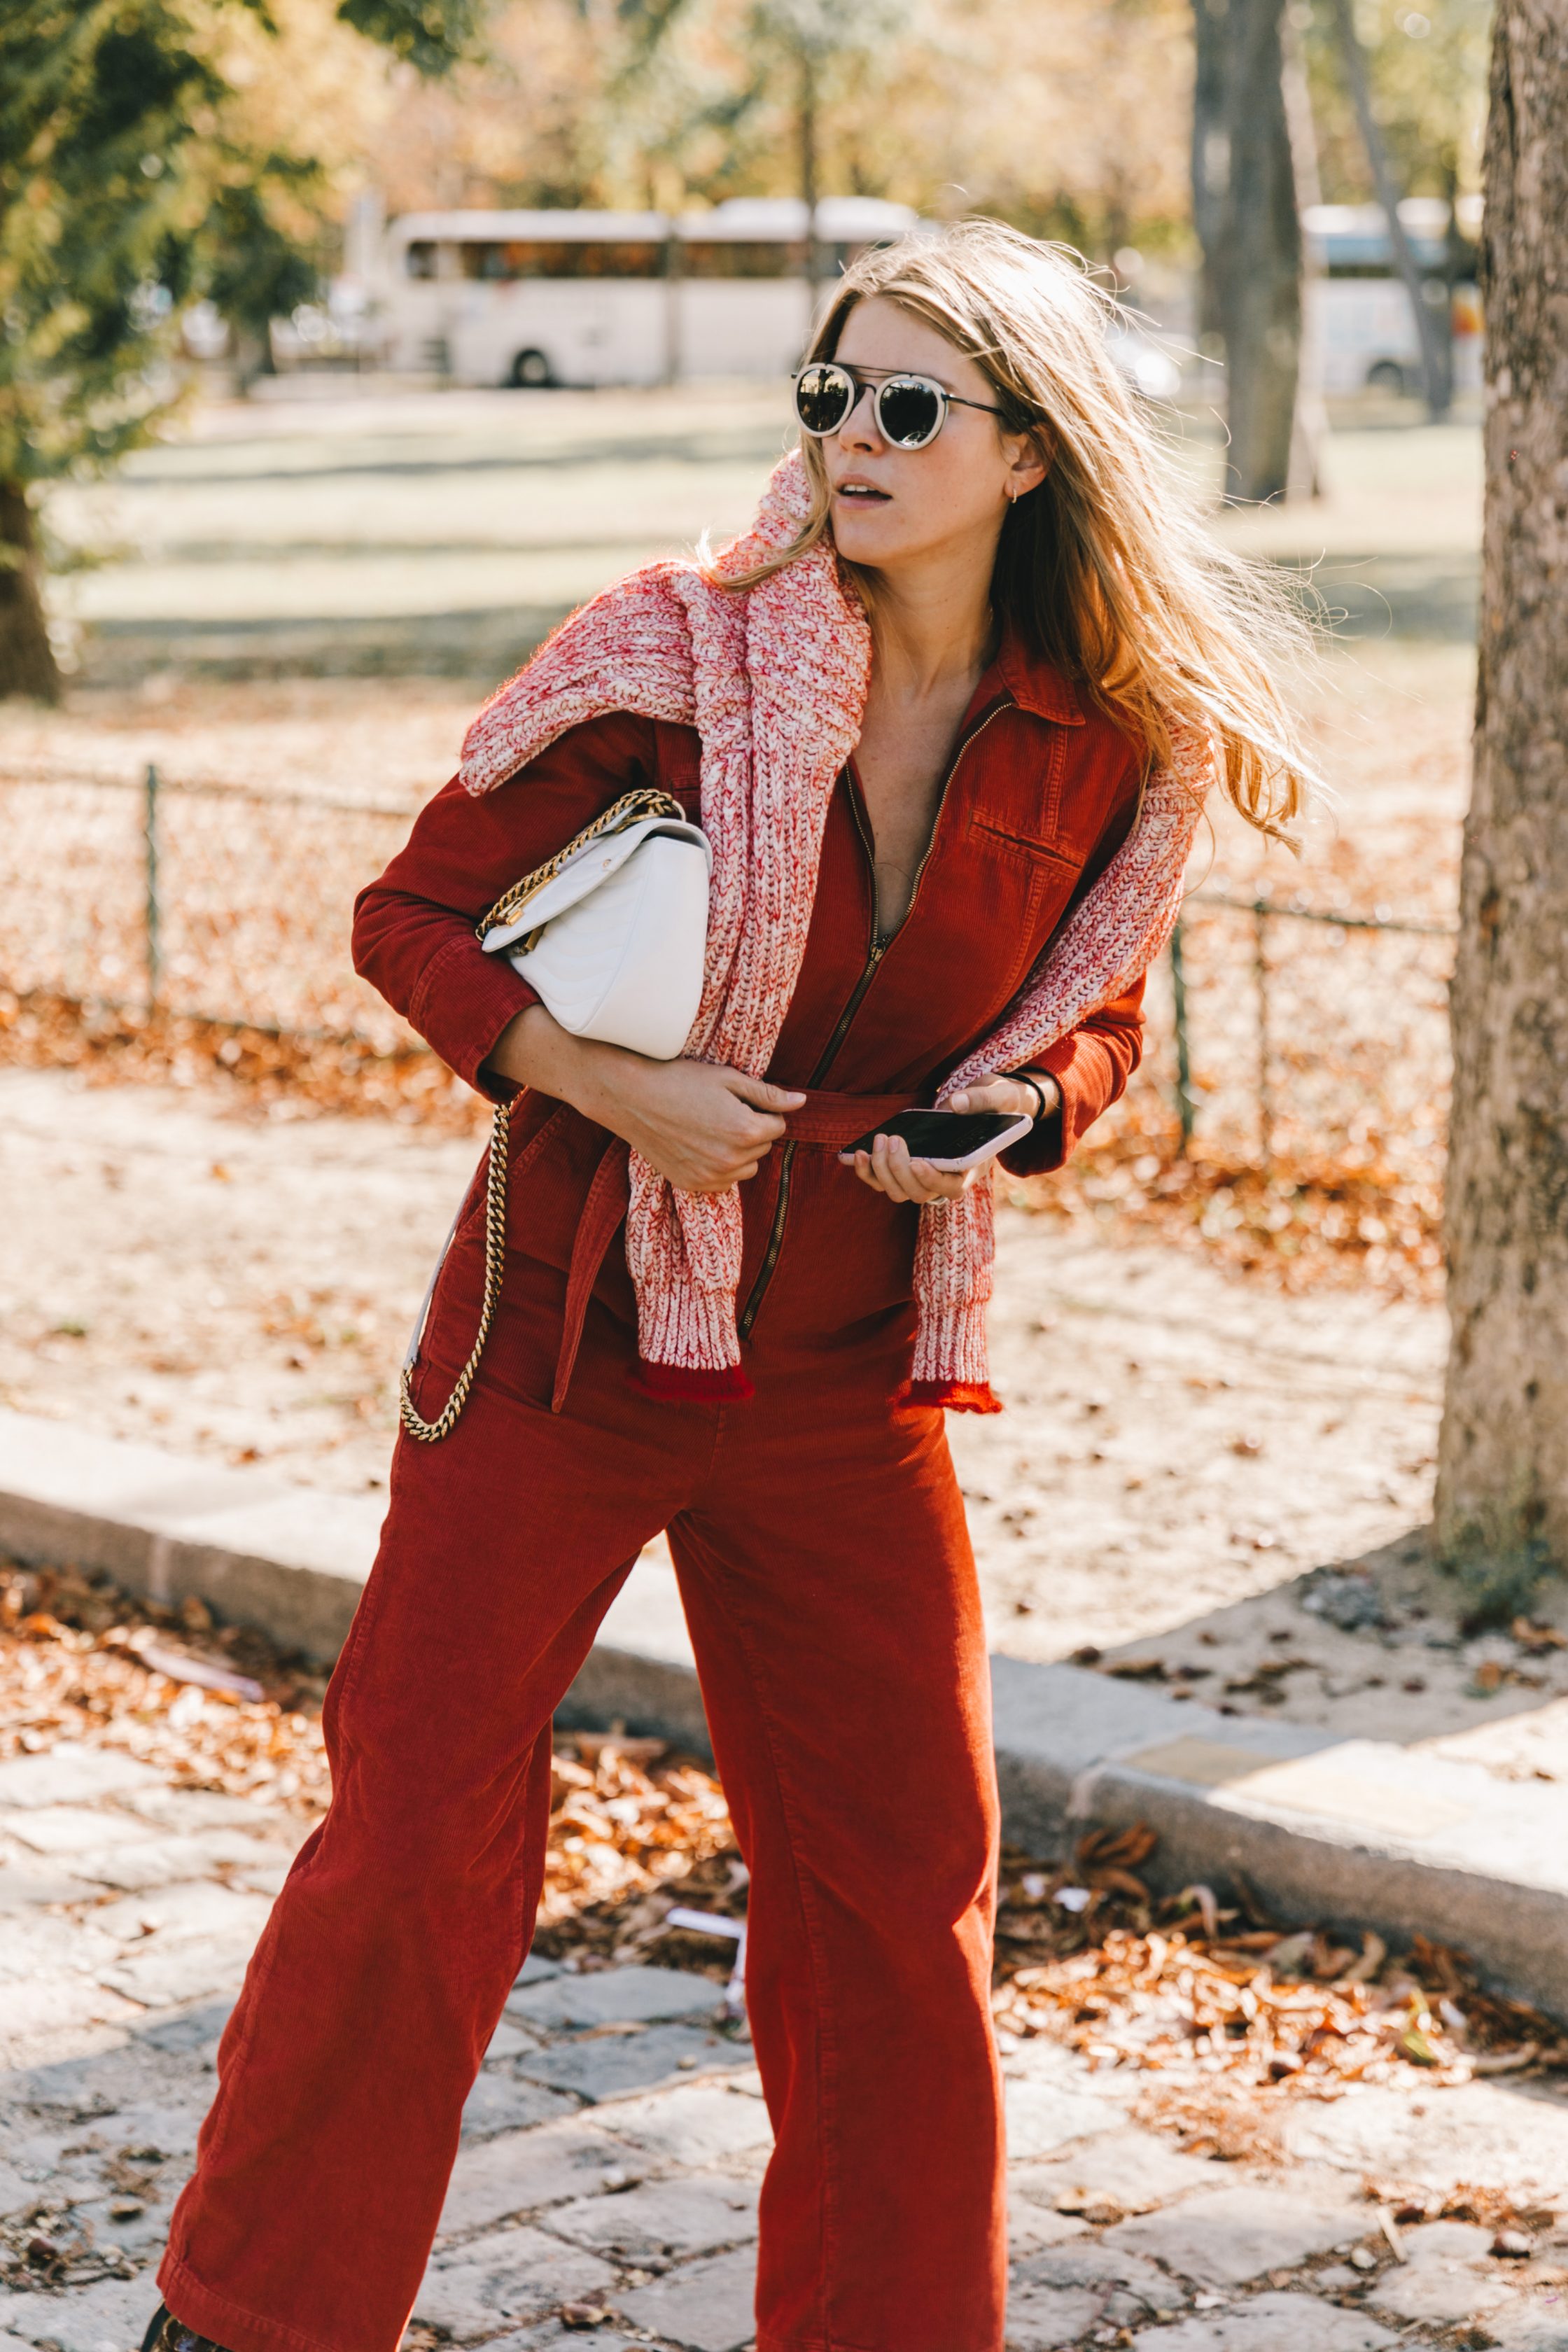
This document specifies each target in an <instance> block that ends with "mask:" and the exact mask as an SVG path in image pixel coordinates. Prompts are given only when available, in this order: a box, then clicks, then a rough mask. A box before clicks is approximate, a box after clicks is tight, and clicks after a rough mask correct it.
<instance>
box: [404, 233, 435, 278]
mask: <svg viewBox="0 0 1568 2352" xmlns="http://www.w3.org/2000/svg"><path fill="white" fill-rule="evenodd" d="M405 268H406V269H407V271H408V275H409V276H410V278H434V277H435V275H436V247H435V246H434V245H433V244H432V242H431V241H430V239H429V238H428V237H420V238H418V239H417V240H416V243H414V244H413V245H411V246H410V247H409V248H408V252H407V255H406V257H405Z"/></svg>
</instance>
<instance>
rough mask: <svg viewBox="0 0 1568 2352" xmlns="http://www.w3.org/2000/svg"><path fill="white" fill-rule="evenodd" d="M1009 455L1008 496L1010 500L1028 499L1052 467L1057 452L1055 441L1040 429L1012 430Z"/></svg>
mask: <svg viewBox="0 0 1568 2352" xmlns="http://www.w3.org/2000/svg"><path fill="white" fill-rule="evenodd" d="M1005 446H1006V448H1007V453H1008V457H1009V460H1010V462H1009V465H1008V470H1007V496H1008V498H1009V499H1014V500H1016V499H1022V498H1026V497H1027V495H1028V493H1029V492H1030V491H1031V490H1037V489H1038V488H1039V487H1040V484H1041V483H1042V482H1043V481H1044V480H1045V478H1046V476H1047V474H1048V473H1049V472H1050V470H1051V460H1052V458H1053V457H1054V456H1055V455H1056V449H1055V444H1054V443H1053V441H1052V439H1051V436H1050V435H1049V434H1048V433H1046V432H1043V431H1041V430H1039V429H1038V428H1037V429H1036V430H1035V431H1034V432H1032V433H1012V434H1009V435H1008V436H1007V440H1006V445H1005Z"/></svg>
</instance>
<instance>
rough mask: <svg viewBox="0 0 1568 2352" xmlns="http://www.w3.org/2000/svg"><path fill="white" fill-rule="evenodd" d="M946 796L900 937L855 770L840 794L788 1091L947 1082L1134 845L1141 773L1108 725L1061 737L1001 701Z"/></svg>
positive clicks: (922, 842)
mask: <svg viewBox="0 0 1568 2352" xmlns="http://www.w3.org/2000/svg"><path fill="white" fill-rule="evenodd" d="M933 797H934V802H935V804H934V806H928V808H927V809H926V811H925V812H924V814H923V822H921V824H920V825H919V839H918V841H917V842H916V843H915V845H914V849H913V855H912V859H911V863H910V870H909V873H908V876H907V881H906V889H905V894H904V895H905V900H906V907H907V911H906V912H905V913H904V914H903V916H902V919H900V921H898V923H897V925H896V928H893V929H890V930H889V929H888V928H887V927H886V924H885V921H884V920H881V919H879V912H878V866H879V853H880V854H881V856H882V857H883V858H885V855H886V845H885V843H884V842H883V841H882V840H880V839H879V836H878V832H877V829H876V826H875V824H874V823H873V812H872V810H871V809H869V808H868V806H867V803H866V799H865V796H864V795H863V794H862V793H861V790H860V787H859V783H858V778H857V776H856V774H855V772H854V770H853V768H851V769H849V770H847V771H846V772H845V773H844V774H843V775H841V776H840V777H839V779H838V782H837V785H836V787H835V789H834V793H833V798H832V802H831V804H830V806H829V810H828V814H827V823H826V833H825V836H824V841H823V851H822V863H821V867H820V871H819V876H818V884H817V891H816V901H815V904H814V908H813V912H812V921H811V928H810V932H809V935H808V938H807V942H806V950H805V960H804V962H803V964H802V968H801V974H800V979H799V982H798V983H797V985H796V988H795V994H794V997H793V999H792V1001H791V1004H790V1010H789V1013H788V1015H787V1017H786V1019H785V1022H784V1029H783V1031H782V1033H781V1035H780V1038H779V1043H778V1046H777V1049H776V1051H775V1054H774V1056H773V1065H772V1074H773V1076H774V1078H775V1080H777V1081H779V1082H781V1083H784V1084H789V1085H797V1086H819V1087H832V1088H833V1089H835V1090H836V1091H840V1092H850V1093H866V1092H873V1091H880V1090H882V1089H884V1088H893V1087H902V1086H904V1085H909V1086H910V1087H916V1086H919V1085H920V1084H921V1083H922V1082H923V1080H924V1079H925V1078H926V1077H927V1076H930V1075H931V1073H932V1072H933V1071H937V1070H940V1069H942V1068H944V1067H946V1066H951V1065H952V1063H953V1062H954V1061H956V1060H957V1059H958V1058H959V1056H960V1055H962V1054H963V1053H964V1052H965V1051H966V1050H967V1049H968V1048H969V1047H970V1046H972V1045H974V1044H975V1043H976V1042H977V1041H978V1040H979V1039H980V1038H981V1037H982V1036H984V1034H985V1032H986V1031H987V1030H988V1029H990V1028H991V1027H993V1026H994V1024H995V1023H996V1021H997V1020H998V1019H999V1018H1000V1016H1001V1014H1002V1013H1003V1012H1004V1011H1005V1008H1006V1007H1007V1005H1008V1004H1009V1003H1011V1002H1012V1000H1013V999H1014V997H1015V996H1016V994H1017V993H1018V991H1019V990H1020V989H1021V988H1022V986H1023V984H1024V982H1026V979H1027V978H1028V976H1029V974H1030V972H1031V971H1033V969H1034V967H1035V965H1036V964H1037V962H1038V961H1039V960H1040V958H1041V956H1042V955H1043V954H1044V953H1045V951H1046V950H1047V947H1048V945H1049V943H1050V940H1051V938H1052V936H1053V934H1054V933H1055V932H1056V930H1057V929H1058V928H1059V926H1060V924H1061V922H1062V920H1063V919H1064V918H1065V917H1066V915H1067V914H1068V911H1069V910H1070V908H1071V907H1072V906H1073V904H1074V903H1075V900H1076V899H1077V898H1078V897H1079V895H1080V894H1081V892H1082V891H1083V890H1084V889H1085V888H1086V887H1088V886H1089V884H1090V883H1091V882H1092V881H1093V879H1094V878H1095V877H1096V876H1097V875H1098V874H1099V873H1100V871H1102V870H1103V868H1104V866H1105V865H1106V864H1107V863H1109V860H1110V857H1111V856H1113V855H1114V854H1115V851H1116V849H1117V848H1118V847H1119V846H1120V845H1121V841H1122V840H1123V839H1125V837H1126V835H1127V833H1128V831H1129V830H1130V828H1131V822H1132V819H1133V816H1134V814H1135V813H1136V806H1137V797H1138V771H1137V765H1136V761H1135V760H1134V757H1133V753H1132V747H1131V745H1130V744H1129V743H1128V742H1127V740H1126V739H1125V738H1123V737H1121V735H1119V734H1118V733H1116V731H1115V730H1112V729H1110V727H1109V726H1102V725H1100V724H1098V723H1093V722H1091V723H1090V724H1087V725H1083V726H1079V727H1066V726H1059V725H1055V724H1052V723H1050V722H1048V721H1046V720H1043V719H1037V718H1036V717H1034V716H1033V715H1032V714H1030V713H1028V712H1026V711H1023V710H1021V709H1018V708H1017V707H1016V705H1015V704H1013V703H1012V702H1010V701H1008V700H1005V699H1003V700H1000V701H998V702H996V703H994V704H993V705H992V706H991V707H990V708H989V709H984V710H982V711H981V712H979V713H978V714H977V715H975V716H974V717H973V718H972V719H971V720H970V722H969V724H968V725H967V727H966V728H965V730H964V732H963V735H962V737H961V739H960V741H959V745H958V748H957V751H956V752H955V753H954V755H953V757H952V760H951V762H950V764H949V767H948V770H947V772H946V775H945V777H944V778H943V779H942V782H940V784H939V786H938V790H937V793H936V794H935V795H934V796H933ZM883 903H884V908H885V907H886V890H885V876H884V897H883Z"/></svg>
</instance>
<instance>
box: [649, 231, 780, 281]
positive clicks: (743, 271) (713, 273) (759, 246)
mask: <svg viewBox="0 0 1568 2352" xmlns="http://www.w3.org/2000/svg"><path fill="white" fill-rule="evenodd" d="M680 268H681V274H682V276H683V277H686V278H804V277H805V247H804V246H803V245H800V244H797V243H786V242H785V241H784V239H783V238H782V237H771V236H770V237H760V236H759V237H734V236H726V237H691V238H683V239H682V240H681V247H680Z"/></svg>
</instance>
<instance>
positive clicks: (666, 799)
mask: <svg viewBox="0 0 1568 2352" xmlns="http://www.w3.org/2000/svg"><path fill="white" fill-rule="evenodd" d="M685 814H686V811H685V810H684V809H683V808H682V806H681V804H680V803H679V801H678V800H676V799H675V798H674V796H673V795H672V794H671V793H661V792H658V791H656V790H655V789H654V788H653V787H652V786H651V785H647V784H643V785H639V786H638V787H637V790H636V791H635V792H630V793H622V795H621V797H620V799H619V800H618V801H616V803H614V804H613V806H611V807H609V808H607V809H606V810H605V814H604V815H603V816H600V817H595V820H594V822H593V824H590V825H585V826H584V829H583V831H582V832H581V833H580V834H578V835H575V837H574V839H573V840H571V841H569V842H568V843H567V845H566V846H565V848H564V849H563V850H559V851H558V852H557V853H556V855H555V856H553V857H552V858H551V859H550V860H549V861H548V862H547V863H546V864H545V865H543V866H536V867H535V869H534V871H533V872H532V873H531V874H525V875H524V876H523V877H522V879H521V882H514V883H513V884H512V886H511V888H510V890H509V891H508V892H507V894H506V896H505V897H504V898H498V899H497V900H496V902H495V905H494V906H493V907H492V908H490V910H489V914H488V915H486V917H485V918H484V919H483V921H482V922H480V923H479V925H478V926H477V932H478V936H479V938H480V939H483V938H484V936H485V934H486V932H487V931H490V930H493V929H495V927H496V925H497V924H498V923H510V922H511V921H513V920H514V919H515V918H516V916H517V913H518V911H519V909H520V908H523V907H525V906H526V905H527V904H528V901H529V900H530V898H532V897H533V895H534V893H535V891H537V890H542V889H543V887H544V886H545V884H546V883H547V882H553V881H554V879H555V877H556V876H557V875H558V874H559V873H560V871H561V869H562V867H563V866H564V865H565V863H566V861H567V859H568V858H569V857H571V856H574V855H575V853H576V852H577V851H578V850H579V849H583V848H585V847H586V846H587V845H588V843H589V842H591V841H598V840H600V839H602V838H603V836H604V835H605V834H609V833H620V832H623V831H624V830H625V828H626V826H627V825H629V824H641V822H642V820H643V819H644V817H649V816H664V817H678V818H684V817H685ZM520 944H521V943H520ZM529 944H531V942H529ZM510 1140H511V1104H510V1102H500V1103H497V1105H496V1108H495V1118H494V1120H493V1122H492V1123H491V1127H490V1156H489V1168H488V1170H487V1171H486V1175H485V1295H484V1298H483V1301H482V1302H481V1304H480V1307H479V1330H478V1331H477V1332H476V1334H475V1336H474V1344H473V1348H472V1349H471V1351H470V1353H469V1356H468V1362H467V1363H466V1364H465V1365H464V1366H463V1369H462V1370H461V1371H460V1372H459V1373H458V1377H457V1380H456V1381H454V1383H453V1387H452V1393H451V1395H450V1396H449V1397H448V1398H447V1402H446V1405H445V1407H444V1409H443V1410H442V1412H440V1413H439V1414H438V1415H437V1419H436V1420H434V1421H426V1420H425V1419H423V1417H422V1416H421V1414H420V1412H419V1411H418V1408H417V1407H416V1404H415V1402H414V1395H413V1388H412V1381H413V1368H412V1366H408V1365H405V1367H404V1370H403V1376H402V1378H401V1380H400V1381H399V1382H398V1389H397V1396H398V1411H399V1412H400V1413H401V1415H402V1417H403V1426H404V1428H405V1430H406V1431H407V1432H408V1434H409V1436H410V1437H416V1438H417V1439H418V1440H419V1443H420V1444H421V1445H434V1444H437V1441H438V1440H439V1439H441V1438H443V1437H449V1436H450V1435H451V1433H452V1432H453V1430H454V1429H455V1428H456V1427H457V1425H458V1414H459V1413H460V1412H462V1410H463V1407H464V1406H465V1405H466V1404H467V1403H468V1391H469V1390H470V1389H471V1388H472V1387H473V1385H474V1379H475V1375H476V1374H477V1373H478V1371H479V1358H480V1357H481V1356H482V1355H483V1354H484V1351H485V1342H486V1340H487V1339H489V1336H490V1325H491V1324H492V1323H493V1322H494V1320H495V1311H496V1307H498V1305H499V1304H500V1286H501V1278H502V1276H503V1275H504V1274H505V1272H506V1177H507V1161H508V1158H509V1156H510ZM420 1337H421V1339H423V1337H424V1334H423V1332H421V1334H420ZM416 1361H417V1357H416Z"/></svg>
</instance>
